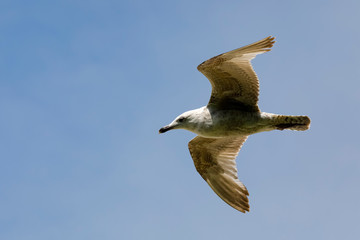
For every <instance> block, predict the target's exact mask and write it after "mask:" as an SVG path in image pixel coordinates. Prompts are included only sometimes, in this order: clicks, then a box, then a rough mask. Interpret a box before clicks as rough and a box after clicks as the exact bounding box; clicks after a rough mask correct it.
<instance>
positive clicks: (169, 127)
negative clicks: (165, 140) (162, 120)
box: [159, 125, 174, 133]
mask: <svg viewBox="0 0 360 240" xmlns="http://www.w3.org/2000/svg"><path fill="white" fill-rule="evenodd" d="M173 128H174V127H173V126H170V125H167V126H165V127H162V128H160V130H159V133H164V132H167V131H169V130H171V129H173Z"/></svg>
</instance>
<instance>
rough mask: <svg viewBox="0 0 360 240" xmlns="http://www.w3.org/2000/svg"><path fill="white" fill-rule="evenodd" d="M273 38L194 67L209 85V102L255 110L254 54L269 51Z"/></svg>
mask: <svg viewBox="0 0 360 240" xmlns="http://www.w3.org/2000/svg"><path fill="white" fill-rule="evenodd" d="M274 43H275V41H274V38H273V37H271V36H270V37H267V38H264V39H262V40H260V41H258V42H256V43H253V44H250V45H247V46H245V47H242V48H238V49H235V50H233V51H230V52H227V53H223V54H220V55H218V56H216V57H213V58H211V59H209V60H207V61H205V62H203V63H202V64H200V65H199V66H198V70H199V71H200V72H201V73H203V74H204V75H205V76H206V77H207V78H208V79H209V81H210V83H211V85H212V92H211V97H210V101H209V105H211V104H215V105H220V107H221V108H222V109H225V108H242V109H243V110H245V111H259V109H258V106H257V102H258V96H259V80H258V78H257V75H256V73H255V71H254V69H253V68H252V66H251V62H250V61H251V59H253V58H255V56H256V55H257V54H260V53H264V52H268V51H270V48H271V47H272V46H273V44H274Z"/></svg>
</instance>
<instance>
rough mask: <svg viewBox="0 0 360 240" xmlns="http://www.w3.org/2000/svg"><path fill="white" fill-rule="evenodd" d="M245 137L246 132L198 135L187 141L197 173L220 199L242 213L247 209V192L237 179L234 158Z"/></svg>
mask: <svg viewBox="0 0 360 240" xmlns="http://www.w3.org/2000/svg"><path fill="white" fill-rule="evenodd" d="M246 139H247V136H243V137H229V138H204V137H199V136H197V137H195V138H194V139H192V140H191V141H190V142H189V150H190V154H191V156H192V158H193V160H194V164H195V167H196V170H197V171H198V172H199V174H200V175H201V176H202V177H203V178H204V180H205V181H206V182H207V183H208V184H209V185H210V187H211V188H212V189H213V190H214V192H215V193H216V194H217V195H218V196H219V197H220V198H221V199H223V200H224V201H225V202H226V203H227V204H229V205H230V206H232V207H233V208H235V209H237V210H239V211H241V212H243V213H245V211H249V210H250V207H249V200H248V198H247V196H248V195H249V193H248V191H247V189H246V187H245V185H244V184H243V183H242V182H240V181H239V179H238V176H237V168H236V162H235V158H236V156H237V154H238V153H239V151H240V148H241V146H242V145H243V143H244V142H245V140H246Z"/></svg>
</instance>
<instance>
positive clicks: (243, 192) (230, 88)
mask: <svg viewBox="0 0 360 240" xmlns="http://www.w3.org/2000/svg"><path fill="white" fill-rule="evenodd" d="M274 39H275V38H274V37H271V36H269V37H267V38H264V39H262V40H260V41H258V42H255V43H252V44H249V45H247V46H245V47H241V48H238V49H235V50H232V51H230V52H226V53H223V54H220V55H218V56H215V57H213V58H210V59H209V60H207V61H205V62H203V63H201V64H200V65H199V66H198V67H197V69H198V70H199V71H200V72H201V73H203V74H204V75H205V76H206V77H207V78H208V80H209V81H210V83H211V86H212V92H211V97H210V100H209V103H208V104H207V106H204V107H201V108H198V109H194V110H191V111H187V112H185V113H183V114H181V115H179V116H178V117H176V118H175V120H174V121H172V122H171V123H170V124H169V125H167V126H165V127H162V128H161V129H160V130H159V133H164V132H167V131H169V130H172V129H185V130H189V131H191V132H194V133H195V134H197V135H198V136H196V137H195V138H193V139H192V140H191V141H190V142H189V151H190V154H191V157H192V159H193V161H194V165H195V168H196V170H197V172H198V173H199V174H200V175H201V177H202V178H203V179H204V180H205V181H206V182H207V183H208V184H209V186H210V187H211V188H212V190H213V191H214V192H215V193H216V194H217V195H218V196H219V197H220V198H221V199H222V200H224V201H225V202H226V203H227V204H229V205H230V206H231V207H233V208H235V209H237V210H238V211H240V212H242V213H246V211H250V206H249V200H248V195H249V192H248V190H247V189H246V187H245V185H244V184H243V183H242V182H240V180H239V179H238V175H237V168H236V162H235V159H236V157H237V155H238V153H239V151H240V148H241V146H242V145H243V144H244V142H245V141H246V139H247V137H248V136H249V135H251V134H255V133H259V132H264V131H272V130H284V129H289V130H297V131H304V130H307V129H309V127H310V118H309V117H307V116H288V115H279V114H273V113H266V112H261V111H260V109H259V107H258V98H259V80H258V78H257V75H256V73H255V71H254V69H253V68H252V65H251V60H252V59H253V58H255V56H256V55H257V54H261V53H265V52H268V51H270V50H271V47H272V46H273V45H274V43H275V41H274Z"/></svg>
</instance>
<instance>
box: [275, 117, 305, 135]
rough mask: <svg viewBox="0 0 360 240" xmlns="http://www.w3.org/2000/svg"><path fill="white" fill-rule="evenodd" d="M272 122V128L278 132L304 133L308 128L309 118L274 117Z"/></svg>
mask: <svg viewBox="0 0 360 240" xmlns="http://www.w3.org/2000/svg"><path fill="white" fill-rule="evenodd" d="M274 122H275V123H274V126H275V128H276V129H278V130H284V129H289V130H296V131H305V130H308V129H309V128H310V118H309V117H308V116H286V115H278V116H276V117H275V119H274Z"/></svg>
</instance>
